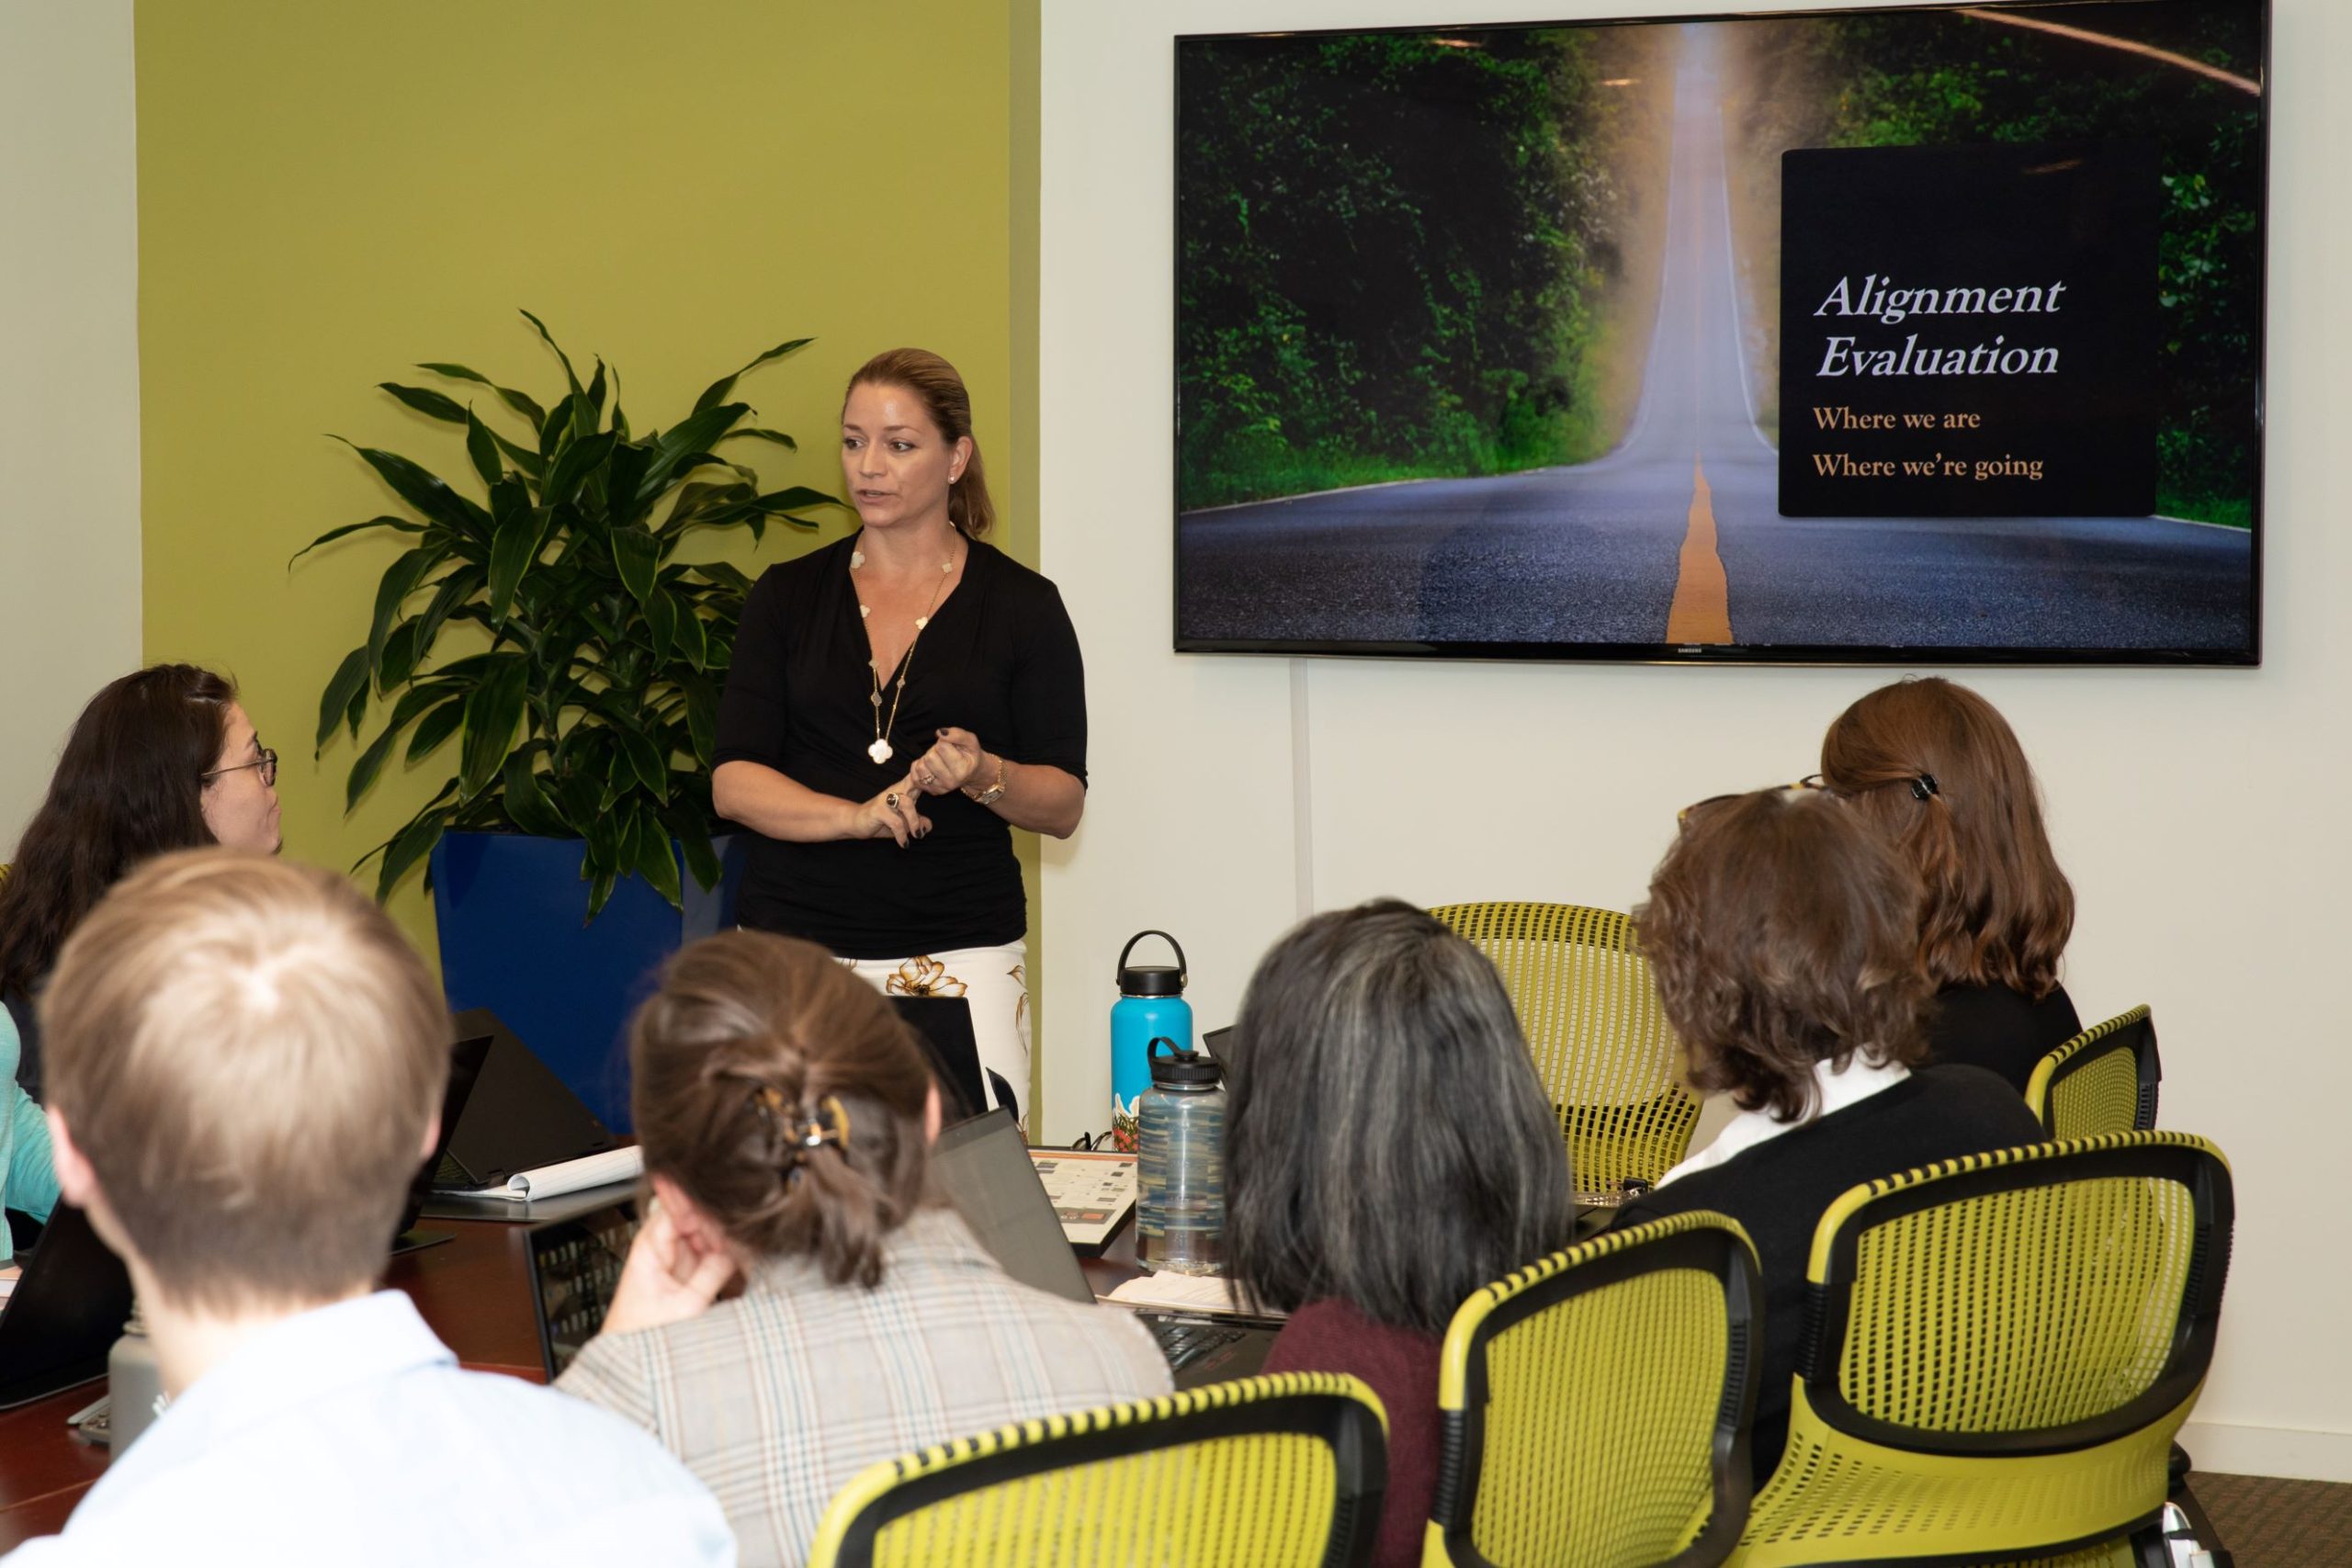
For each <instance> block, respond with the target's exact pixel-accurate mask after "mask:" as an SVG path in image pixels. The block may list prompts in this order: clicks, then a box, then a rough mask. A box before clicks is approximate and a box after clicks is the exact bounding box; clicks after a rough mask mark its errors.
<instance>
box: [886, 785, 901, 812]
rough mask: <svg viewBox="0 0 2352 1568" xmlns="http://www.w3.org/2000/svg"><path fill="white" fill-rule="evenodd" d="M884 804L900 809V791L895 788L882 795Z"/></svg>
mask: <svg viewBox="0 0 2352 1568" xmlns="http://www.w3.org/2000/svg"><path fill="white" fill-rule="evenodd" d="M882 804H883V805H885V806H887V807H889V808H890V809H891V810H893V811H896V810H897V809H899V792H898V791H897V790H895V789H894V790H892V791H891V792H890V793H889V794H888V795H884V796H883V797H882Z"/></svg>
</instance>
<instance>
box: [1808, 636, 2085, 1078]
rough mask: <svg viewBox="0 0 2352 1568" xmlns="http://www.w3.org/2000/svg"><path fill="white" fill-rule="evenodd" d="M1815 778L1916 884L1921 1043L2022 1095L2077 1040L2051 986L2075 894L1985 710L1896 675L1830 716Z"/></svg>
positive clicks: (2030, 791)
mask: <svg viewBox="0 0 2352 1568" xmlns="http://www.w3.org/2000/svg"><path fill="white" fill-rule="evenodd" d="M1821 777H1822V782H1823V783H1824V784H1826V785H1827V786H1828V787H1829V789H1830V790H1831V791H1832V792H1834V793H1836V794H1838V795H1843V796H1844V797H1845V798H1846V799H1847V800H1848V801H1849V802H1850V803H1851V804H1852V805H1853V807H1855V809H1857V810H1858V811H1860V813H1861V815H1862V817H1863V818H1864V819H1865V820H1867V821H1869V822H1870V823H1871V825H1872V826H1873V827H1875V828H1877V829H1879V830H1880V831H1881V832H1883V833H1884V834H1885V835H1886V836H1887V837H1888V838H1889V839H1891V840H1893V841H1894V844H1895V845H1896V847H1897V848H1899V849H1900V850H1901V851H1902V852H1903V854H1904V856H1905V859H1907V860H1909V861H1910V863H1911V865H1912V868H1913V869H1914V870H1916V871H1917V873H1918V874H1919V879H1920V881H1921V882H1922V883H1923V884H1924V885H1925V886H1926V890H1927V902H1926V904H1925V906H1924V907H1923V908H1922V909H1921V912H1920V923H1919V953H1920V957H1921V958H1922V960H1923V961H1924V962H1925V963H1926V964H1927V967H1928V978H1929V979H1931V980H1933V981H1934V982H1935V983H1936V986H1937V997H1936V1007H1935V1010H1934V1012H1933V1013H1932V1014H1931V1016H1930V1019H1929V1021H1928V1044H1929V1045H1930V1046H1931V1047H1932V1048H1933V1049H1934V1052H1935V1059H1936V1060H1937V1061H1939V1062H1966V1063H1969V1064H1972V1065H1973V1066H1979V1067H1984V1068H1987V1069H1988V1070H1990V1071H1992V1072H1995V1073H1998V1074H1999V1075H2000V1076H2001V1077H2005V1078H2007V1079H2008V1080H2009V1083H2010V1084H2011V1085H2012V1086H2013V1087H2014V1088H2016V1089H2018V1090H2019V1091H2020V1092H2022V1091H2023V1090H2024V1089H2025V1086H2026V1082H2027V1080H2028V1079H2030V1078H2031V1077H2033V1068H2034V1064H2035V1063H2037V1062H2039V1061H2041V1058H2042V1057H2044V1056H2046V1055H2049V1054H2050V1053H2051V1052H2052V1051H2054V1050H2056V1049H2057V1048H2058V1047H2059V1046H2061V1045H2063V1044H2064V1043H2066V1042H2067V1041H2068V1040H2070V1039H2072V1038H2073V1037H2074V1036H2075V1034H2077V1033H2079V1032H2081V1031H2082V1027H2083V1026H2082V1023H2081V1021H2079V1020H2078V1019H2076V1017H2075V1004H2074V1003H2073V1002H2072V1001H2071V1000H2069V999H2068V998H2067V996H2066V988H2065V987H2064V986H2061V985H2060V984H2059V983H2058V960H2059V957H2060V955H2061V954H2063V953H2064V952H2065V951H2066V938H2067V936H2068V934H2069V933H2070V932H2072V931H2073V930H2074V926H2075V890H2074V889H2073V888H2072V887H2071V886H2068V885H2067V882H2066V877H2065V874H2064V872H2061V871H2060V870H2059V869H2058V862H2057V860H2056V858H2055V857H2054V856H2052V854H2051V852H2050V840H2049V837H2048V836H2047V835H2046V834H2045V833H2043V831H2042V829H2041V801H2040V800H2039V798H2038V797H2037V793H2036V790H2035V787H2034V782H2033V770H2032V769H2031V768H2030V767H2028V766H2027V765H2026V760H2025V753H2024V752H2023V751H2022V750H2019V749H2018V738H2017V736H2016V735H2015V734H2014V733H2012V732H2011V730H2010V728H2009V727H2008V724H2007V721H2006V720H2004V719H2003V718H2002V717H2001V716H2000V715H1999V714H1998V713H1997V712H1996V711H1995V710H1994V707H1993V705H1992V704H1990V703H1988V702H1986V701H1985V699H1984V698H1983V697H1980V696H1978V695H1977V694H1975V693H1974V692H1972V691H1970V690H1969V689H1968V688H1967V687H1965V686H1955V685H1953V684H1952V683H1951V682H1950V681H1946V680H1943V679H1941V678H1940V677H1929V678H1928V679H1925V680H1910V681H1898V682H1895V683H1894V685H1891V686H1882V687H1880V688H1879V689H1878V690H1877V691H1875V692H1872V693H1871V694H1869V695H1868V696H1866V697H1864V698H1862V699H1861V700H1860V701H1859V702H1857V703H1856V704H1854V705H1853V706H1851V707H1849V708H1848V709H1847V710H1846V711H1845V712H1844V713H1842V714H1839V715H1838V721H1837V722H1836V723H1835V724H1832V725H1831V726H1830V727H1829V733H1828V734H1827V735H1826V736H1825V737H1824V738H1823V739H1822V742H1821Z"/></svg>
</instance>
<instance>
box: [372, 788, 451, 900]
mask: <svg viewBox="0 0 2352 1568" xmlns="http://www.w3.org/2000/svg"><path fill="white" fill-rule="evenodd" d="M449 816H450V812H449V808H448V807H439V806H436V807H427V808H426V809H424V810H423V811H420V812H418V813H417V814H416V815H415V816H414V817H413V818H410V819H409V824H408V826H407V827H405V828H402V829H401V830H400V831H399V832H398V833H396V834H394V835H393V836H392V840H391V841H390V843H388V844H386V845H385V846H384V863H383V865H382V867H381V868H380V869H379V871H378V873H377V876H376V901H377V902H378V903H382V902H383V901H384V900H385V899H387V898H389V897H391V896H392V889H393V888H394V887H395V886H398V885H399V883H400V880H401V877H403V876H405V875H407V874H408V871H409V868H410V867H411V866H413V865H414V864H416V863H417V862H418V861H421V860H423V859H424V857H425V855H426V854H427V853H429V852H431V850H432V848H433V846H434V844H435V842H437V841H438V840H440V837H441V829H442V828H443V827H444V826H445V825H447V822H448V820H449ZM363 859H364V857H363Z"/></svg>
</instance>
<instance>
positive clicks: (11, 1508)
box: [0, 1219, 547, 1551]
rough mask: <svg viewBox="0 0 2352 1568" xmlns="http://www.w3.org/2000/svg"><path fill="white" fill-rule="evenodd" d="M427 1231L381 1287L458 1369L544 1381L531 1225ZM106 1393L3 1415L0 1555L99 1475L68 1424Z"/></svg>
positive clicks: (70, 1503) (90, 1389) (50, 1527)
mask: <svg viewBox="0 0 2352 1568" xmlns="http://www.w3.org/2000/svg"><path fill="white" fill-rule="evenodd" d="M424 1228H425V1229H427V1230H433V1231H442V1232H447V1234H448V1236H449V1239H448V1240H447V1241H445V1242H441V1243H438V1244H436V1245H435V1246H432V1247H423V1248H420V1249H418V1250H416V1251H413V1252H406V1253H402V1254H401V1255H400V1256H398V1257H396V1258H393V1259H392V1260H391V1264H390V1267H389V1268H388V1269H386V1271H385V1276H384V1283H385V1284H387V1285H389V1286H390V1287H391V1288H393V1289H395V1290H401V1291H406V1292H408V1294H409V1297H410V1299H411V1300H413V1301H414V1302H415V1303H416V1310H417V1311H418V1312H419V1313H420V1314H423V1316H424V1321H425V1322H426V1323H427V1324H429V1325H432V1328H433V1331H434V1332H435V1334H438V1335H439V1336H440V1337H441V1339H442V1342H443V1343H444V1344H446V1345H447V1346H448V1347H449V1348H450V1349H452V1350H454V1351H456V1352H457V1353H458V1360H459V1362H461V1363H462V1364H464V1365H465V1366H468V1367H470V1368H472V1369H474V1370H475V1371H487V1372H504V1373H507V1374H509V1375H510V1376H514V1377H518V1378H525V1379H527V1380H528V1381H530V1382H546V1381H547V1375H546V1371H545V1369H544V1368H543V1366H542V1364H541V1362H540V1360H539V1326H538V1316H537V1313H535V1312H534V1311H533V1310H532V1306H531V1290H530V1259H529V1257H528V1255H527V1253H526V1250H525V1249H526V1245H527V1243H526V1237H527V1235H528V1227H526V1226H523V1225H516V1224H501V1223H499V1222H496V1221H492V1220H451V1219H432V1220H428V1221H426V1222H425V1224H424ZM102 1393H106V1382H105V1381H104V1380H103V1379H101V1380H99V1381H98V1382H88V1383H84V1384H83V1385H82V1386H81V1387H79V1388H72V1389H68V1390H66V1391H65V1392H64V1393H57V1394H51V1396H50V1397H49V1398H47V1399H41V1400H36V1401H34V1402H33V1403H32V1404H25V1405H20V1406H18V1407H17V1409H14V1410H10V1411H7V1412H6V1413H0V1551H9V1550H11V1549H13V1548H14V1547H16V1546H17V1545H18V1544H19V1543H20V1542H23V1541H25V1540H29V1539H30V1538H32V1537H34V1536H37V1535H53V1534H55V1533H56V1532H57V1531H59V1530H61V1529H64V1528H65V1517H66V1516H67V1515H68V1514H71V1513H72V1512H73V1511H74V1505H75V1504H77V1503H79V1502H80V1501H81V1500H82V1495H83V1494H84V1493H85V1492H87V1491H88V1490H89V1489H90V1487H91V1485H92V1483H95V1482H96V1480H97V1479H98V1477H99V1476H101V1475H103V1474H105V1473H106V1468H107V1455H106V1450H103V1449H97V1448H93V1447H91V1446H90V1445H88V1444H86V1443H85V1442H83V1441H82V1440H81V1439H80V1438H76V1437H74V1434H73V1433H72V1431H71V1430H69V1429H68V1428H67V1427H66V1425H65V1418H66V1417H67V1416H71V1415H73V1414H74V1412H75V1411H77V1410H80V1409H81V1408H83V1406H85V1405H86V1404H90V1403H91V1402H93V1401H94V1400H96V1398H97V1397H98V1396H99V1395H100V1394H102Z"/></svg>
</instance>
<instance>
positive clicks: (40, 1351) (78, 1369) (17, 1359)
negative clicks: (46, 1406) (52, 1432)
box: [0, 1203, 130, 1410]
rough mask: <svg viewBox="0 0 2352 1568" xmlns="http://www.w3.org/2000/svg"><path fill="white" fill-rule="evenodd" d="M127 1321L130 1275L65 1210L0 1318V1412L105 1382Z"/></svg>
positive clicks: (82, 1217)
mask: <svg viewBox="0 0 2352 1568" xmlns="http://www.w3.org/2000/svg"><path fill="white" fill-rule="evenodd" d="M129 1319H130V1272H129V1271H128V1270H126V1269H124V1268H123V1266H122V1259H120V1258H117V1257H116V1256H115V1255H114V1254H113V1253H111V1252H109V1251H107V1244H106V1243H105V1242H103V1241H100V1240H99V1239H98V1233H97V1232H96V1231H95V1230H93V1229H92V1228H91V1227H90V1220H89V1216H88V1215H86V1214H85V1213H82V1211H81V1210H79V1209H76V1208H74V1207H72V1206H70V1205H68V1204H65V1203H60V1204H58V1205H57V1210H56V1212H55V1213H52V1214H51V1215H50V1217H49V1225H48V1228H47V1229H45V1230H43V1231H42V1232H41V1237H40V1246H39V1247H35V1248H34V1249H33V1253H32V1256H31V1257H30V1258H28V1259H26V1261H25V1271H24V1275H23V1277H22V1278H21V1279H19V1280H17V1289H16V1292H15V1293H14V1294H13V1295H11V1296H10V1297H9V1298H8V1304H7V1308H6V1311H0V1410H8V1409H14V1408H15V1407H16V1406H17V1405H19V1404H29V1403H31V1402H32V1401H34V1400H36V1399H46V1398H48V1397H49V1396H50V1395H51V1394H52V1393H57V1392H58V1391H59V1390H61V1389H68V1388H72V1387H73V1386H74V1384H76V1383H85V1382H92V1381H94V1380H96V1379H98V1378H102V1377H104V1376H106V1375H107V1352H108V1351H110V1350H112V1349H113V1348H114V1342H115V1340H116V1339H118V1338H119V1337H121V1334H122V1325H123V1324H124V1323H125V1322H127V1321H128V1320H129Z"/></svg>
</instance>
